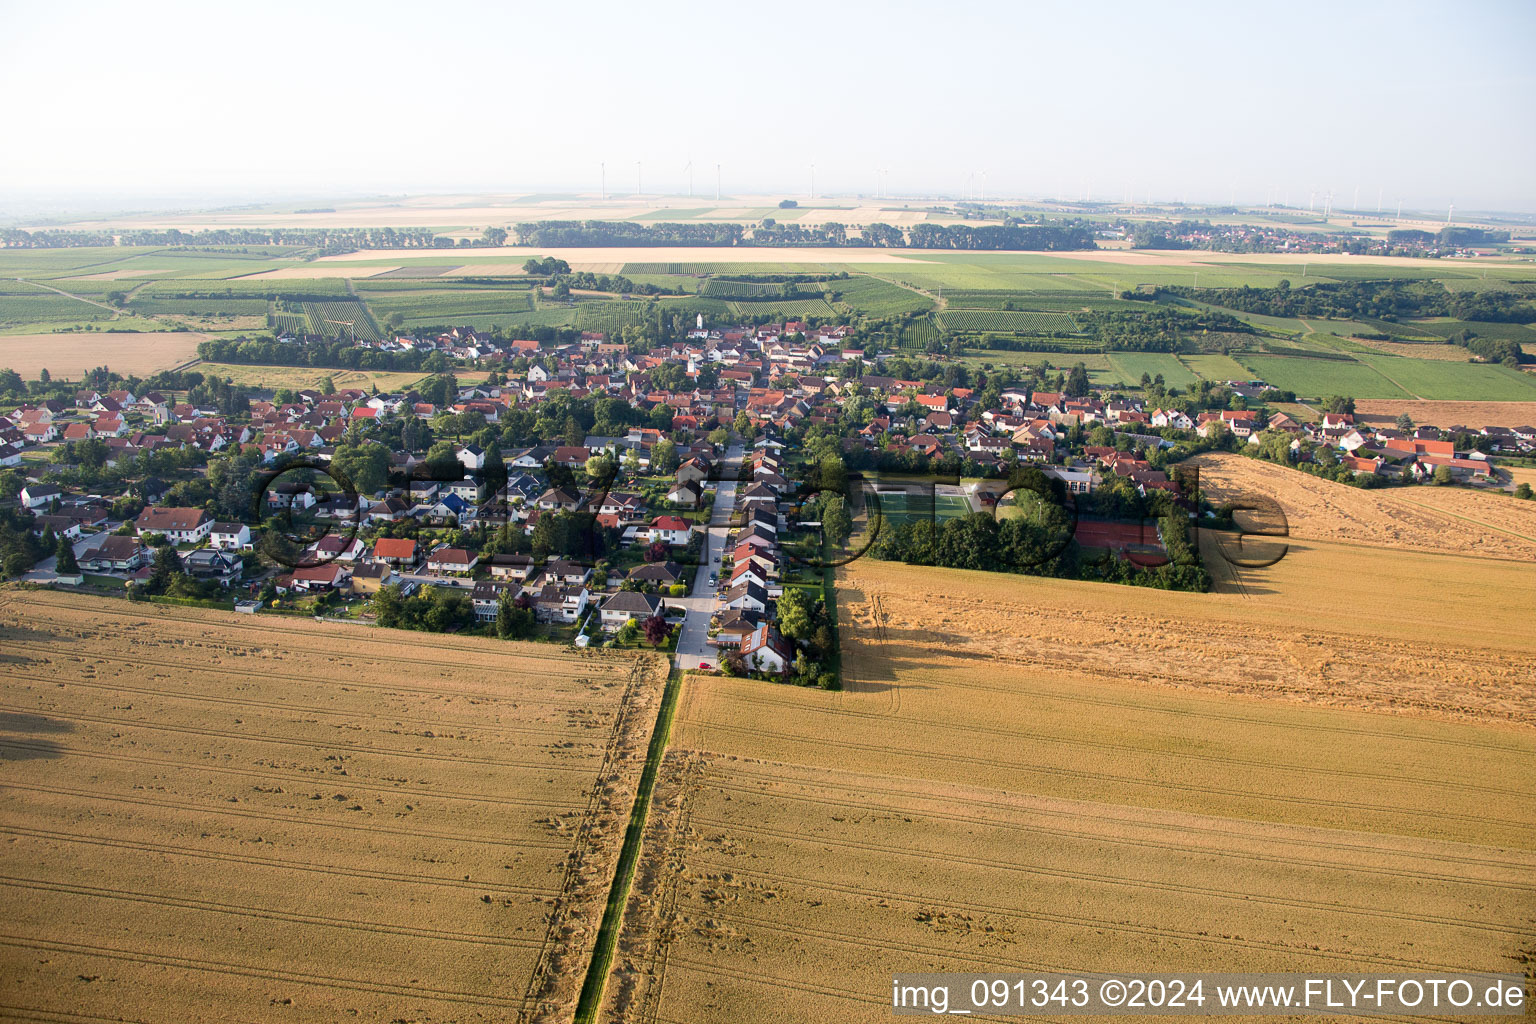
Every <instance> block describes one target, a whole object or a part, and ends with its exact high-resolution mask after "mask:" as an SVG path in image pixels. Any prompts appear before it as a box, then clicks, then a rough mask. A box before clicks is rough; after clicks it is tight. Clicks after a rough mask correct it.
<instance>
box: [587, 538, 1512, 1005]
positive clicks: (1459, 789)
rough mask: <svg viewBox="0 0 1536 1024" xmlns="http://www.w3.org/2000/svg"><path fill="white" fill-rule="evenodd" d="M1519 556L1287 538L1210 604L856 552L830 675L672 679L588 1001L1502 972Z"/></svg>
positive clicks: (860, 999)
mask: <svg viewBox="0 0 1536 1024" xmlns="http://www.w3.org/2000/svg"><path fill="white" fill-rule="evenodd" d="M1528 569H1529V565H1528V563H1527V562H1523V561H1522V562H1514V561H1505V560H1501V559H1494V558H1481V557H1470V556H1463V555H1431V554H1427V553H1419V552H1413V551H1408V550H1392V549H1385V548H1376V549H1371V548H1363V547H1355V546H1351V545H1347V544H1334V543H1328V542H1308V543H1306V544H1299V543H1298V544H1296V545H1295V546H1294V547H1293V550H1292V551H1291V552H1290V553H1289V554H1288V555H1287V557H1286V558H1285V559H1284V560H1282V561H1281V562H1279V563H1277V564H1276V565H1274V566H1272V567H1270V568H1269V569H1266V570H1250V571H1247V573H1246V578H1245V582H1244V584H1243V587H1242V589H1241V590H1238V589H1233V590H1231V591H1229V592H1226V593H1224V594H1222V595H1221V596H1218V597H1216V598H1213V597H1211V596H1210V595H1187V594H1174V595H1168V594H1158V593H1150V592H1146V591H1140V592H1130V593H1126V592H1124V591H1123V590H1122V589H1121V588H1109V587H1102V586H1097V587H1096V586H1093V585H1086V586H1085V585H1081V584H1078V585H1073V584H1069V583H1063V582H1060V581H1051V580H1039V579H1031V578H1021V577H1012V578H1007V577H1001V578H1000V577H998V576H995V575H992V574H988V573H977V572H961V571H956V570H943V569H921V568H914V567H909V566H891V565H888V564H882V563H876V562H871V561H869V560H864V561H861V562H858V563H855V564H853V565H851V566H849V567H847V568H846V569H845V570H842V571H841V572H840V573H839V586H838V601H839V608H840V611H841V612H842V614H843V615H844V616H845V619H844V622H845V636H846V637H847V639H846V640H845V648H844V653H843V659H844V666H845V672H846V675H847V679H848V685H847V689H846V690H845V691H844V692H842V693H840V694H825V693H819V692H815V691H803V690H791V691H784V690H779V689H766V690H765V689H764V688H763V687H762V686H760V685H757V684H754V683H752V682H750V681H743V680H737V679H720V678H706V677H691V678H689V679H688V680H686V682H685V686H684V697H683V700H682V703H681V706H680V708H679V712H678V717H677V721H676V724H675V726H674V729H673V736H672V743H671V747H670V749H669V753H668V757H667V761H666V764H665V767H664V770H663V772H662V775H661V778H660V781H659V782H658V786H657V791H656V797H655V801H654V803H653V820H652V826H651V831H650V834H649V837H648V843H647V848H646V853H645V857H644V860H643V862H642V865H641V868H640V872H639V876H638V877H639V881H637V884H636V890H635V892H634V893H633V894H632V896H631V901H630V906H629V914H628V917H627V918H626V924H625V932H624V935H623V937H622V939H621V943H620V949H621V952H622V953H623V957H624V962H623V964H621V966H620V967H618V968H616V969H615V972H614V974H613V976H612V977H611V979H610V984H609V1001H608V1004H607V1007H606V1015H605V1018H604V1019H608V1020H694V1019H702V1018H708V1019H731V1020H742V1021H752V1020H763V1021H767V1020H774V1019H783V1016H785V1015H787V1016H790V1017H792V1018H796V1019H807V1020H812V1019H814V1020H831V1019H837V1020H865V1019H868V1020H876V1019H882V1018H883V1017H884V1016H886V1015H887V1014H888V1013H889V1010H888V1008H887V1007H888V1004H887V999H888V996H887V995H886V993H885V992H884V989H885V988H886V987H887V986H888V985H889V977H890V975H891V974H892V973H893V972H899V971H902V970H911V969H912V966H913V965H914V964H921V965H922V967H923V969H925V970H953V971H970V970H975V971H985V970H988V969H998V968H1001V969H1004V970H1019V971H1031V970H1046V971H1048V970H1071V969H1075V968H1078V967H1080V966H1081V965H1082V964H1085V963H1092V964H1094V965H1095V967H1096V968H1097V969H1101V970H1116V969H1130V968H1131V966H1132V965H1135V966H1136V968H1137V969H1140V970H1157V969H1164V970H1173V969H1178V968H1181V967H1182V968H1186V969H1187V967H1188V965H1190V964H1194V963H1200V964H1205V963H1216V962H1219V963H1221V964H1222V965H1223V966H1224V969H1231V970H1251V971H1264V970H1269V971H1306V970H1317V971H1322V970H1340V971H1373V970H1381V971H1390V970H1411V969H1424V970H1433V969H1439V968H1441V967H1449V966H1450V965H1466V966H1470V965H1478V966H1479V967H1482V968H1484V969H1488V970H1519V967H1518V965H1519V964H1520V963H1522V962H1524V959H1525V958H1528V957H1529V955H1530V951H1531V949H1532V946H1533V942H1536V917H1533V914H1532V909H1531V908H1532V896H1533V893H1532V883H1531V878H1532V869H1533V867H1536V806H1533V804H1532V802H1531V800H1532V798H1531V795H1530V794H1531V783H1532V781H1533V773H1532V767H1531V766H1532V763H1533V762H1532V755H1533V753H1536V733H1533V732H1532V726H1533V725H1536V688H1533V686H1532V683H1531V679H1532V678H1536V645H1533V643H1532V642H1531V640H1530V638H1529V637H1528V636H1526V635H1524V631H1523V627H1522V625H1521V623H1522V622H1523V618H1524V613H1523V612H1522V611H1521V605H1522V602H1519V601H1517V600H1515V599H1513V595H1516V594H1519V593H1521V592H1522V591H1523V592H1525V593H1526V594H1527V595H1529V593H1530V590H1529V588H1530V583H1529V578H1528ZM1426 576H1432V578H1434V579H1435V581H1436V584H1435V586H1434V588H1433V589H1431V588H1425V587H1422V586H1420V587H1417V588H1414V587H1406V586H1405V585H1404V584H1405V582H1406V580H1409V579H1420V580H1421V581H1422V578H1424V577H1426ZM1345 593H1347V594H1348V598H1347V600H1346V602H1345V604H1346V608H1347V611H1346V614H1344V615H1342V616H1341V615H1338V614H1336V612H1337V611H1338V610H1339V609H1338V605H1337V604H1336V602H1335V600H1334V599H1333V598H1334V597H1335V596H1336V595H1339V594H1345ZM1448 608H1449V609H1454V612H1453V613H1452V614H1454V615H1455V616H1456V619H1457V622H1458V629H1457V630H1456V631H1455V632H1454V633H1453V634H1447V633H1445V632H1442V631H1441V630H1440V627H1441V626H1442V625H1443V623H1444V616H1445V614H1446V610H1447V609H1448ZM1461 623H1465V628H1461V626H1460V624H1461ZM1427 634H1433V635H1435V636H1436V639H1435V641H1434V642H1432V643H1426V642H1425V636H1426V635H1427Z"/></svg>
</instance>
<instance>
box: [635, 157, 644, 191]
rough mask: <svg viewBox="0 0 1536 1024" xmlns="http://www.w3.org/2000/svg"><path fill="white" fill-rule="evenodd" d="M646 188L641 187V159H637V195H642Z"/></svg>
mask: <svg viewBox="0 0 1536 1024" xmlns="http://www.w3.org/2000/svg"><path fill="white" fill-rule="evenodd" d="M644 192H645V189H643V188H641V187H640V161H639V160H636V161H635V195H637V196H638V195H642V194H643V193H644Z"/></svg>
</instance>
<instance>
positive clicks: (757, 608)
mask: <svg viewBox="0 0 1536 1024" xmlns="http://www.w3.org/2000/svg"><path fill="white" fill-rule="evenodd" d="M721 607H723V608H734V609H736V610H737V611H743V612H766V611H767V610H768V591H767V590H766V589H765V588H763V587H761V586H759V585H758V584H756V583H750V582H748V583H741V584H738V585H737V586H734V587H732V588H731V589H730V590H728V591H727V592H726V595H725V600H724V601H723V602H722V603H721Z"/></svg>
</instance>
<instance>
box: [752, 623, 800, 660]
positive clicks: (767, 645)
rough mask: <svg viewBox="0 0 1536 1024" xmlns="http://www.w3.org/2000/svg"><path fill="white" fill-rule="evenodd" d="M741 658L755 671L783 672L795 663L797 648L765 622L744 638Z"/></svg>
mask: <svg viewBox="0 0 1536 1024" xmlns="http://www.w3.org/2000/svg"><path fill="white" fill-rule="evenodd" d="M741 658H742V661H743V662H745V663H746V666H747V667H748V668H749V669H752V670H754V671H758V672H773V673H782V672H786V671H788V670H789V667H790V666H791V665H793V664H794V661H795V649H794V648H793V647H792V646H790V644H789V643H788V642H787V641H786V640H785V639H784V638H783V637H781V636H779V634H778V632H777V631H776V630H775V629H774V628H773V627H772V626H770V625H769V624H768V623H766V622H765V623H763V624H762V625H760V626H758V627H757V628H756V629H754V630H753V631H752V632H750V633H748V634H747V635H746V636H745V637H743V638H742V641H741Z"/></svg>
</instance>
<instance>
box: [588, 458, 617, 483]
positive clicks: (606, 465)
mask: <svg viewBox="0 0 1536 1024" xmlns="http://www.w3.org/2000/svg"><path fill="white" fill-rule="evenodd" d="M612 478H613V459H611V458H609V457H608V456H607V455H594V456H592V457H591V458H590V459H588V460H587V479H589V480H591V481H592V482H593V483H606V482H608V481H609V480H611V479H612Z"/></svg>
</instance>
